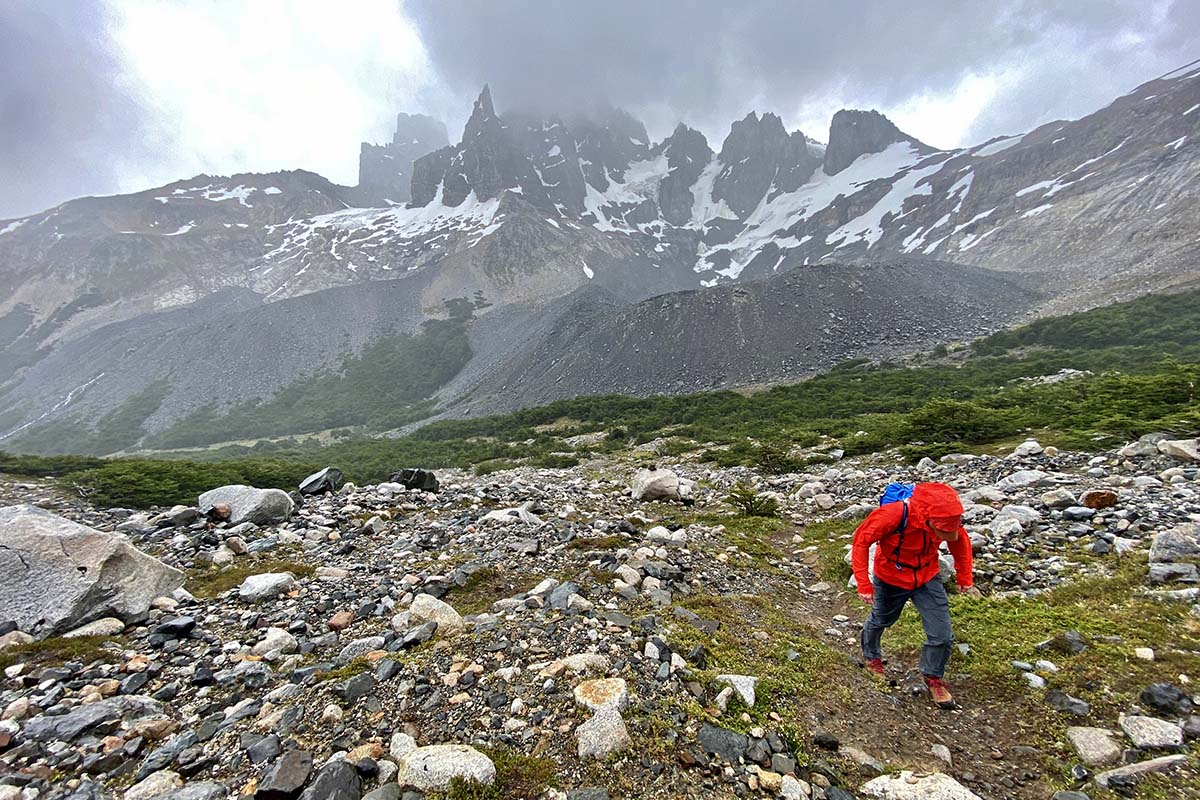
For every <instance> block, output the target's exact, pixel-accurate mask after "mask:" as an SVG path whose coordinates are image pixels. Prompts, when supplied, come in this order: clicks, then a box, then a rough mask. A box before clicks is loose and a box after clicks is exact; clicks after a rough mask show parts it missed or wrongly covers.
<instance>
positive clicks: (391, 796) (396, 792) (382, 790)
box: [363, 783, 400, 800]
mask: <svg viewBox="0 0 1200 800" xmlns="http://www.w3.org/2000/svg"><path fill="white" fill-rule="evenodd" d="M363 800H400V784H398V783H385V784H384V785H383V786H380V787H379V788H378V789H376V790H375V791H373V792H369V793H368V794H366V795H365V796H364V797H363Z"/></svg>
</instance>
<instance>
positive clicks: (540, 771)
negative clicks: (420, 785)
mask: <svg viewBox="0 0 1200 800" xmlns="http://www.w3.org/2000/svg"><path fill="white" fill-rule="evenodd" d="M482 752H483V753H485V754H486V755H487V756H488V757H489V758H490V759H492V763H493V764H495V765H496V782H495V783H494V784H492V785H491V786H485V785H483V784H481V783H477V782H475V781H467V780H463V779H462V778H454V779H453V780H452V781H451V782H450V790H449V791H448V792H447V793H446V794H445V795H441V796H442V797H445V798H446V800H524V799H525V798H532V797H541V796H542V795H543V794H544V793H545V791H546V789H547V788H549V787H551V786H552V785H553V784H554V779H555V776H556V775H557V772H556V768H555V764H554V761H553V760H552V759H549V758H537V757H534V756H527V755H524V754H522V753H518V752H516V751H514V750H508V749H495V750H491V749H484V750H483V751H482ZM428 796H429V797H431V798H437V797H439V795H438V794H432V795H428Z"/></svg>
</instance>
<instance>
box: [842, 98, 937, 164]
mask: <svg viewBox="0 0 1200 800" xmlns="http://www.w3.org/2000/svg"><path fill="white" fill-rule="evenodd" d="M896 142H912V143H913V144H915V145H918V146H919V147H922V148H925V149H928V150H931V151H932V149H931V148H926V147H925V145H922V144H921V143H920V142H918V141H917V140H916V139H913V138H912V137H911V136H909V135H907V134H906V133H904V132H903V131H901V130H900V129H899V128H897V127H896V126H895V125H894V124H893V123H892V121H891V120H890V119H888V118H887V117H885V116H884V115H883V114H880V113H879V112H878V111H856V110H850V109H842V110H841V111H839V112H837V113H836V114H834V115H833V121H832V122H830V123H829V143H828V144H827V145H826V146H825V174H827V175H836V174H838V173H839V172H841V171H842V170H844V169H845V168H846V167H848V166H850V165H851V164H853V163H854V161H855V159H857V158H858V157H859V156H864V155H867V154H868V153H879V152H881V151H883V150H884V149H885V148H886V147H887V146H888V145H890V144H895V143H896Z"/></svg>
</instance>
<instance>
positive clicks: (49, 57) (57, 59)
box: [0, 0, 151, 218]
mask: <svg viewBox="0 0 1200 800" xmlns="http://www.w3.org/2000/svg"><path fill="white" fill-rule="evenodd" d="M108 43H109V38H108V35H107V20H106V17H105V13H104V9H103V5H102V3H100V2H98V1H96V2H93V1H90V0H80V1H77V2H65V1H63V2H39V0H5V2H0V218H4V217H13V216H20V215H24V214H30V213H33V212H35V211H38V210H41V209H43V208H46V207H48V206H51V205H54V204H55V203H58V202H61V201H62V200H64V199H66V198H68V197H76V196H79V195H85V194H102V193H109V192H112V191H115V190H116V187H117V185H118V182H119V181H118V179H119V175H120V169H121V163H122V162H124V161H127V160H136V159H138V158H145V157H146V155H147V150H148V149H149V148H150V147H151V145H150V143H149V141H148V139H149V136H150V131H149V128H148V125H147V122H146V120H147V117H146V114H145V110H144V109H142V108H141V107H140V106H139V104H138V102H137V101H136V99H135V98H133V97H130V96H128V94H126V93H125V92H124V91H123V90H122V89H120V88H119V87H120V80H119V72H120V70H119V65H118V61H117V58H116V56H115V55H114V54H113V53H112V52H111V51H110V50H109V44H108Z"/></svg>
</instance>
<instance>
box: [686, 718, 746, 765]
mask: <svg viewBox="0 0 1200 800" xmlns="http://www.w3.org/2000/svg"><path fill="white" fill-rule="evenodd" d="M696 740H697V741H698V742H699V743H700V746H701V747H703V748H704V752H706V753H711V754H713V755H715V756H719V757H720V758H722V759H724V760H725V761H728V762H729V763H730V764H737V763H738V760H739V759H740V758H742V757H743V756H745V754H746V748H747V747H749V746H750V740H749V739H748V738H747V737H746V735H745V734H742V733H736V732H735V731H731V730H727V729H725V728H718V727H717V726H716V725H710V724H708V723H705V724H704V726H703V727H701V728H700V733H699V734H697V736H696Z"/></svg>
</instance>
